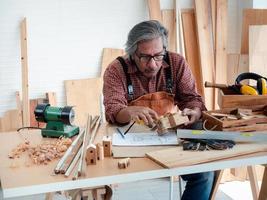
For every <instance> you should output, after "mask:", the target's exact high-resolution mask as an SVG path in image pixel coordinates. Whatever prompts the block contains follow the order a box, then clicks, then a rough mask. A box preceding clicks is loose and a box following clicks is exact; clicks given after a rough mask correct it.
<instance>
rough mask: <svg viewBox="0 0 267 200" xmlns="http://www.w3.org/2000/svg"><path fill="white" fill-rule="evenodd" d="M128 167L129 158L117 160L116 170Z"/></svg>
mask: <svg viewBox="0 0 267 200" xmlns="http://www.w3.org/2000/svg"><path fill="white" fill-rule="evenodd" d="M129 165H130V158H124V159H121V160H119V162H118V168H119V169H126V168H127V167H128V166H129Z"/></svg>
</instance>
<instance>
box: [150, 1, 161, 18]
mask: <svg viewBox="0 0 267 200" xmlns="http://www.w3.org/2000/svg"><path fill="white" fill-rule="evenodd" d="M147 4H148V10H149V19H151V20H158V21H159V22H162V16H161V12H160V0H147Z"/></svg>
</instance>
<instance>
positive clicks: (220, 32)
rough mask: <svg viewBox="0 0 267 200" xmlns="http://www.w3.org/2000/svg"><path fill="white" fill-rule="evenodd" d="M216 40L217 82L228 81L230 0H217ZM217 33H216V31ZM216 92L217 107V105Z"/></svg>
mask: <svg viewBox="0 0 267 200" xmlns="http://www.w3.org/2000/svg"><path fill="white" fill-rule="evenodd" d="M216 8H217V9H216V15H217V16H216V40H215V49H216V51H215V66H216V67H215V68H216V69H215V82H216V83H227V49H226V48H227V21H228V0H217V5H216ZM214 34H215V33H214ZM217 98H218V96H217V92H216V93H215V102H216V103H215V104H216V106H215V108H218V105H217Z"/></svg>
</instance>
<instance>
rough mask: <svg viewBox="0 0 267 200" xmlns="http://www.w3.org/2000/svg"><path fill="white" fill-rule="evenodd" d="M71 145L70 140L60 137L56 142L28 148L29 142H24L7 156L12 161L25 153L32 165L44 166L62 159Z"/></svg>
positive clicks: (47, 142) (52, 141)
mask: <svg viewBox="0 0 267 200" xmlns="http://www.w3.org/2000/svg"><path fill="white" fill-rule="evenodd" d="M71 143H72V140H71V139H70V138H64V137H60V138H59V139H57V140H51V141H46V142H43V143H41V144H39V145H37V146H30V144H29V142H27V143H26V142H24V143H22V144H19V145H18V146H17V147H16V148H15V149H13V150H12V152H11V153H10V154H9V155H8V156H9V158H13V159H14V158H19V155H21V154H22V153H23V152H26V151H27V153H28V156H29V158H30V160H31V161H32V163H34V164H37V165H40V164H45V165H46V164H48V163H49V162H50V161H52V160H54V159H56V158H60V157H62V156H63V154H64V152H65V151H66V150H67V149H68V147H69V146H70V145H71Z"/></svg>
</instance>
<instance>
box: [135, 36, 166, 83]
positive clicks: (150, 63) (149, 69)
mask: <svg viewBox="0 0 267 200" xmlns="http://www.w3.org/2000/svg"><path fill="white" fill-rule="evenodd" d="M164 54H165V50H164V48H163V43H162V39H161V37H159V38H155V39H152V40H149V41H144V42H140V43H139V44H138V45H137V50H136V52H135V54H134V60H135V62H136V64H137V66H138V68H139V70H140V71H141V72H142V73H143V75H144V76H146V77H147V78H151V77H153V76H156V75H157V73H158V71H159V70H160V68H161V65H162V62H163V58H164Z"/></svg>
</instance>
